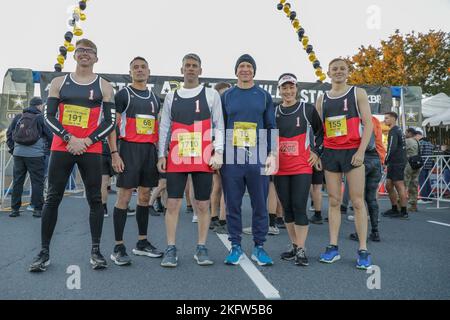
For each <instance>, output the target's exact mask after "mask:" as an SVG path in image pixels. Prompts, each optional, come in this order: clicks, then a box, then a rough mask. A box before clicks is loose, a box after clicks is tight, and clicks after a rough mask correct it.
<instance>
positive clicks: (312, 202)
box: [311, 200, 314, 208]
mask: <svg viewBox="0 0 450 320" xmlns="http://www.w3.org/2000/svg"><path fill="white" fill-rule="evenodd" d="M312 207H314V201H312V200H311V208H312Z"/></svg>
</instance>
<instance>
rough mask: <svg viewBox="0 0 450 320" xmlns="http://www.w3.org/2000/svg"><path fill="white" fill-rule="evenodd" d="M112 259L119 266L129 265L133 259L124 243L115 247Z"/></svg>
mask: <svg viewBox="0 0 450 320" xmlns="http://www.w3.org/2000/svg"><path fill="white" fill-rule="evenodd" d="M111 260H112V261H114V263H115V264H116V265H118V266H128V265H130V264H131V259H130V257H129V256H128V254H127V249H126V248H125V246H124V245H123V244H118V245H116V246H115V247H114V252H113V253H112V254H111Z"/></svg>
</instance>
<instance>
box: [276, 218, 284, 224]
mask: <svg viewBox="0 0 450 320" xmlns="http://www.w3.org/2000/svg"><path fill="white" fill-rule="evenodd" d="M276 222H277V223H278V224H284V221H283V218H282V217H277V219H276Z"/></svg>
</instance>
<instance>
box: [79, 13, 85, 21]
mask: <svg viewBox="0 0 450 320" xmlns="http://www.w3.org/2000/svg"><path fill="white" fill-rule="evenodd" d="M80 20H81V21H85V20H86V15H85V14H84V13H80Z"/></svg>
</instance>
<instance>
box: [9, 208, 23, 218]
mask: <svg viewBox="0 0 450 320" xmlns="http://www.w3.org/2000/svg"><path fill="white" fill-rule="evenodd" d="M9 216H10V217H11V218H17V217H20V212H19V210H14V211H13V212H11V213H10V214H9Z"/></svg>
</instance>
